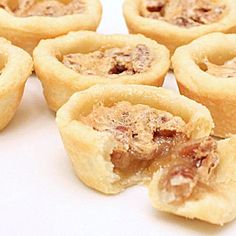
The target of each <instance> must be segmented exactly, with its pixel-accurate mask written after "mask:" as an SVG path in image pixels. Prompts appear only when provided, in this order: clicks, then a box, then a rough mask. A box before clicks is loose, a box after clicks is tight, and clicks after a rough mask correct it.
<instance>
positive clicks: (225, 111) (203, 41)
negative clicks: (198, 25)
mask: <svg viewBox="0 0 236 236" xmlns="http://www.w3.org/2000/svg"><path fill="white" fill-rule="evenodd" d="M235 43H236V37H235V35H234V34H222V33H212V34H209V35H205V36H203V37H201V38H199V39H196V40H195V41H193V42H192V43H191V44H189V45H186V46H183V47H181V48H179V49H178V50H176V52H175V54H174V56H173V57H172V65H173V68H174V73H175V76H176V79H177V84H178V87H179V89H180V93H181V94H183V95H185V96H187V97H189V98H191V99H194V100H196V101H197V102H200V103H202V104H203V105H205V106H206V107H207V108H208V109H209V110H210V112H211V114H212V117H213V119H214V123H215V128H214V130H213V134H214V135H215V136H219V137H230V136H232V135H234V134H236V121H235V117H236V106H235V104H236V96H235V91H236V80H235V76H236V69H235V65H236V63H235V57H236V53H235Z"/></svg>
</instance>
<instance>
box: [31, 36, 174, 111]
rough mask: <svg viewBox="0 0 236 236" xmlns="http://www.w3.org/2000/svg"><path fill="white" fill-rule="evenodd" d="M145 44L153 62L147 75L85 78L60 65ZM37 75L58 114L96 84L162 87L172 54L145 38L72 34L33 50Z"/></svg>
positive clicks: (52, 107)
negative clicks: (69, 58) (72, 57)
mask: <svg viewBox="0 0 236 236" xmlns="http://www.w3.org/2000/svg"><path fill="white" fill-rule="evenodd" d="M138 44H144V45H146V46H147V48H149V49H150V51H151V53H152V55H153V60H152V63H151V65H150V68H148V70H147V71H144V72H142V73H136V74H134V75H120V76H118V77H116V78H108V76H98V75H82V74H79V73H77V72H75V71H74V70H72V69H70V68H68V67H66V66H65V65H64V64H63V63H62V62H61V61H62V58H63V56H64V55H67V54H70V53H78V52H79V53H90V52H94V51H96V50H100V49H106V48H122V47H126V46H129V47H131V48H133V47H135V46H136V45H138ZM34 63H35V71H36V74H37V75H38V77H39V79H40V80H41V82H42V85H43V88H44V95H45V98H46V100H47V103H48V106H49V107H50V108H51V109H52V110H54V111H56V110H57V109H58V108H60V107H61V106H62V105H63V104H64V103H65V102H66V101H67V100H68V99H69V97H70V96H71V95H72V94H73V93H74V92H76V91H81V90H84V89H87V88H89V87H91V86H93V85H96V84H145V85H154V86H161V85H162V84H163V81H164V77H165V75H166V73H167V72H168V69H169V65H170V60H169V51H168V49H166V47H165V46H162V45H160V44H157V43H156V42H155V41H153V40H151V39H148V38H145V37H144V36H142V35H101V34H97V33H94V32H88V31H80V32H72V33H69V34H68V35H66V36H61V37H58V38H56V39H50V40H44V41H41V42H40V43H39V45H38V47H37V48H36V49H35V50H34Z"/></svg>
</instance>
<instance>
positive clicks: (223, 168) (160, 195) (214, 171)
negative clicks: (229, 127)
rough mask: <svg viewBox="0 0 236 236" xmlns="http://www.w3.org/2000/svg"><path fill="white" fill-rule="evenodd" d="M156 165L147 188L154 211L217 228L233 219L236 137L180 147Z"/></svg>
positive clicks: (208, 140)
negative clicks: (201, 221) (217, 225)
mask: <svg viewBox="0 0 236 236" xmlns="http://www.w3.org/2000/svg"><path fill="white" fill-rule="evenodd" d="M167 160H168V161H167ZM159 165H160V166H159V167H160V169H159V170H158V171H157V172H156V173H155V174H154V175H153V179H152V181H151V183H150V185H149V195H150V198H151V201H152V204H153V206H154V207H155V208H157V209H158V210H161V211H165V212H170V213H173V214H176V215H180V216H184V217H187V218H191V219H194V218H195V219H200V220H203V221H207V222H209V223H212V224H219V225H223V224H224V223H227V222H229V221H232V220H233V219H235V217H236V202H235V198H236V171H235V170H236V136H234V137H232V138H231V139H226V140H224V141H218V142H217V141H215V140H214V139H213V138H210V137H207V138H202V139H198V140H195V141H189V142H186V143H184V144H180V145H179V146H178V148H177V149H176V150H175V151H174V152H172V153H171V154H169V156H168V157H167V158H166V159H164V160H163V162H162V163H161V161H160V162H159Z"/></svg>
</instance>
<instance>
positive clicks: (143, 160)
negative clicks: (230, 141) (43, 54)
mask: <svg viewBox="0 0 236 236" xmlns="http://www.w3.org/2000/svg"><path fill="white" fill-rule="evenodd" d="M120 102H122V103H120ZM124 102H125V104H124ZM138 104H139V105H138ZM140 104H141V105H140ZM99 105H102V106H103V108H104V107H105V108H104V109H105V110H101V111H100V117H99V116H97V118H95V119H94V120H93V119H91V117H93V114H96V113H97V114H98V111H99V110H96V108H97V107H99ZM116 106H117V107H116ZM122 106H123V108H122ZM118 107H119V109H121V110H116V108H118ZM103 108H102V109H103ZM110 108H111V109H113V110H110V113H109V114H108V113H107V112H109V109H110ZM98 109H100V108H98ZM122 109H123V110H122ZM133 109H137V110H138V109H141V110H142V109H144V112H143V113H142V112H141V117H142V118H140V113H134V116H133V117H131V116H129V114H131V113H132V110H133ZM151 109H152V110H151ZM153 109H155V111H153ZM156 109H157V110H159V111H156ZM117 111H118V113H119V112H121V111H122V115H121V116H117V117H115V118H114V119H113V118H112V117H113V116H114V115H115V116H116V114H117ZM92 112H94V113H92ZM153 112H154V113H157V114H160V116H159V115H157V116H156V118H155V121H157V123H156V125H157V126H158V125H160V124H161V125H164V126H165V128H156V129H155V131H154V130H152V129H153V128H150V127H153V124H154V123H155V121H153V122H154V123H151V121H150V120H151V118H150V117H151V116H152V115H150V114H152V113H153ZM158 112H159V113H158ZM106 114H108V117H110V118H108V120H109V121H111V122H112V123H113V122H114V123H113V124H116V125H117V126H116V125H115V130H113V131H114V132H113V131H111V132H106V131H108V130H109V129H110V127H109V126H108V127H107V128H104V127H105V123H104V122H105V118H104V117H103V115H106ZM149 115H150V116H149ZM123 116H124V117H126V118H124V120H126V121H127V120H131V122H133V123H132V127H133V126H135V127H136V128H137V127H141V124H142V125H143V126H142V127H144V128H141V131H140V132H136V131H137V130H136V131H135V130H132V137H131V138H130V141H132V142H135V140H136V141H137V139H138V140H140V139H142V138H144V139H145V140H147V142H146V144H144V146H142V145H141V144H140V143H137V142H136V147H137V148H136V149H135V148H133V147H132V144H128V145H129V147H130V149H128V151H127V149H125V150H126V151H124V150H123V148H127V147H126V146H127V142H126V141H125V142H124V143H123V144H121V143H122V142H123V141H124V140H123V141H121V143H119V144H121V145H120V146H119V145H118V146H117V140H118V139H119V137H120V136H119V135H121V137H122V135H123V134H124V133H125V132H126V131H127V132H129V131H130V130H129V127H131V124H129V125H127V124H126V127H125V125H124V122H125V121H124V120H122V119H123V118H122V117H123ZM86 117H87V118H86ZM95 117H96V116H95ZM101 117H102V118H101ZM86 119H87V120H86ZM96 120H101V127H102V130H101V129H100V128H101V127H100V128H99V127H95V126H93V123H96ZM90 121H91V122H90ZM169 121H170V122H169ZM56 122H57V125H58V127H59V130H60V133H61V136H62V139H63V142H64V146H65V149H66V150H67V153H68V156H69V157H70V159H71V161H72V163H73V166H74V169H75V172H76V174H77V175H78V176H79V178H80V179H81V180H82V181H83V182H84V183H85V184H86V185H87V186H89V187H91V188H93V189H96V190H98V191H100V192H102V193H105V194H116V193H119V192H121V191H123V190H124V189H125V188H127V187H129V186H132V185H135V184H138V183H143V182H146V181H149V180H150V178H151V175H152V172H153V171H154V170H155V166H156V162H155V158H154V156H155V155H157V156H158V155H165V152H167V151H168V150H170V149H171V148H173V147H174V146H175V144H176V143H178V142H181V141H184V140H186V139H195V138H201V137H204V136H207V135H209V134H210V132H211V130H212V127H213V122H212V118H211V116H210V113H209V111H208V110H207V109H206V108H205V107H204V106H202V105H200V104H198V103H196V102H194V101H192V100H190V99H188V98H186V97H184V96H180V95H178V94H176V93H174V92H172V91H169V90H166V89H164V88H157V87H152V86H145V85H97V86H94V87H91V88H89V89H87V90H85V91H82V92H78V93H75V94H74V95H73V96H72V97H71V98H70V99H69V101H68V102H67V103H66V104H65V105H64V106H63V107H62V108H61V109H60V110H59V111H58V112H57V118H56ZM140 122H141V123H140ZM139 125H140V126H139ZM181 125H182V126H181ZM148 127H149V128H150V130H152V131H150V132H149V131H148V132H149V133H148V132H146V131H147V130H148V129H149V128H148ZM137 129H138V128H137ZM128 130H129V131H128ZM116 131H117V132H118V133H116ZM113 134H115V135H116V134H118V136H114V135H113ZM125 135H126V134H125ZM150 135H151V136H150ZM152 135H153V137H152ZM114 137H116V138H114ZM139 137H140V139H139ZM146 138H147V139H146ZM153 140H154V141H153ZM149 141H150V142H149ZM118 142H119V141H118ZM153 142H155V143H154V145H159V146H158V147H157V149H155V150H154V152H149V150H151V149H152V146H151V145H150V143H152V144H153ZM144 143H145V142H144ZM161 145H163V146H161ZM137 150H138V151H137ZM140 150H141V151H140ZM143 150H146V151H143ZM127 153H128V155H130V156H127V155H126V154H127ZM135 153H136V154H137V155H139V160H138V159H134V160H133V162H132V161H130V162H129V163H127V162H126V161H127V160H128V161H129V160H132V159H130V157H131V156H132V154H135ZM158 153H159V154H158ZM152 154H153V155H152ZM124 158H125V159H124Z"/></svg>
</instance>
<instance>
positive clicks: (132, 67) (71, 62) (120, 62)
mask: <svg viewBox="0 0 236 236" xmlns="http://www.w3.org/2000/svg"><path fill="white" fill-rule="evenodd" d="M152 60H153V58H152V55H151V52H150V50H149V48H148V47H147V46H146V45H144V44H138V45H137V46H136V47H135V48H131V47H123V48H110V49H105V50H102V49H101V50H99V51H94V52H91V53H87V54H82V53H74V54H68V55H64V56H63V59H62V63H63V64H64V65H65V66H66V67H68V68H70V69H72V70H74V71H76V72H78V73H80V74H82V75H99V76H107V75H109V77H117V76H119V75H133V74H136V73H142V72H145V71H147V70H148V69H149V68H150V66H151V62H152Z"/></svg>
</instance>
